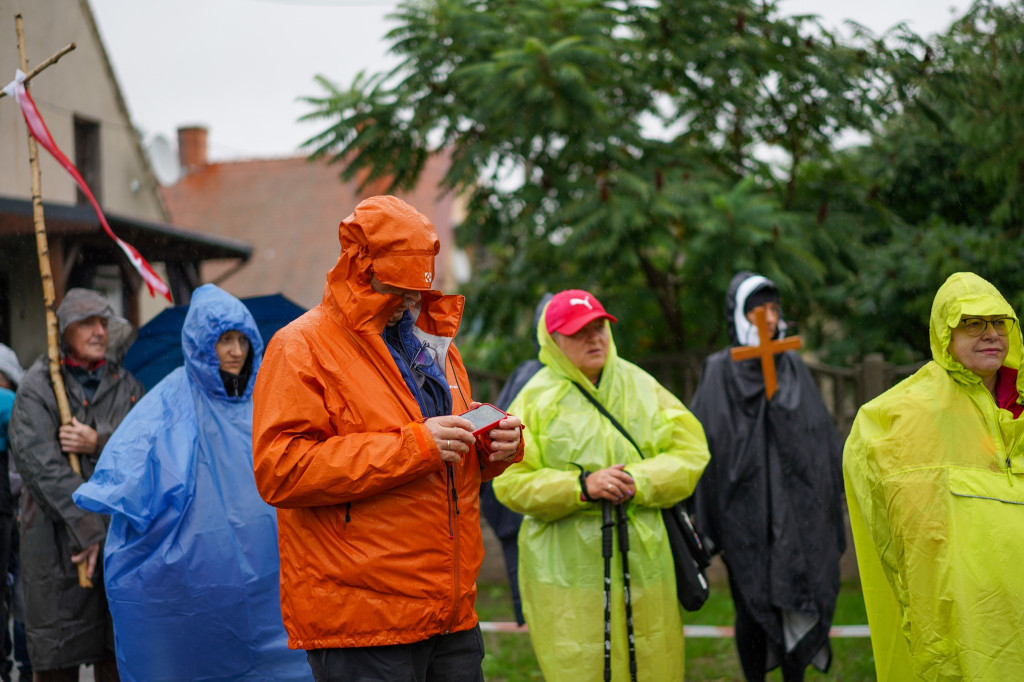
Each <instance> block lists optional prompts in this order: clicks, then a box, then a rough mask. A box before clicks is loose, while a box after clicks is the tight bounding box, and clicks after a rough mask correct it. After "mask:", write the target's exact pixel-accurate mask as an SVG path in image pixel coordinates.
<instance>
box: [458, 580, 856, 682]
mask: <svg viewBox="0 0 1024 682" xmlns="http://www.w3.org/2000/svg"><path fill="white" fill-rule="evenodd" d="M476 607H477V613H479V615H480V620H482V621H512V620H514V619H515V618H514V616H513V613H512V601H511V599H510V598H509V591H508V585H506V584H504V583H500V584H499V583H482V584H480V585H479V592H478V596H477V602H476ZM685 621H686V624H687V625H732V623H733V608H732V600H731V599H730V598H729V588H728V586H727V585H725V584H722V585H712V589H711V596H710V597H709V598H708V601H707V603H706V604H705V605H704V608H702V609H701V610H700V611H698V612H697V613H690V614H686V618H685ZM833 622H834V623H835V624H837V625H863V624H865V623H867V622H868V621H867V615H866V614H865V612H864V600H863V598H862V597H861V594H860V586H859V585H857V584H856V583H852V584H844V585H843V588H842V590H841V591H840V592H839V601H838V603H837V605H836V616H835V619H834V621H833ZM484 644H485V646H486V648H487V655H486V657H485V658H484V676H485V677H486V678H487V680H488V681H489V682H527V681H532V680H542V679H543V677H542V676H541V673H540V666H539V665H538V664H537V657H536V656H534V654H533V648H532V647H531V646H530V637H529V635H526V634H522V633H508V634H504V633H502V634H499V633H489V632H485V633H484ZM686 679H687V680H702V681H708V682H711V681H713V682H733V681H735V682H743V674H742V673H741V671H740V664H739V659H738V658H737V656H736V648H735V646H734V645H733V641H732V640H731V639H710V638H697V637H690V638H688V639H687V640H686ZM805 679H806V680H807V682H815V680H826V679H828V680H834V681H835V682H862V681H867V680H874V679H875V664H874V659H873V658H872V656H871V642H870V640H869V639H867V638H866V637H864V638H837V639H833V640H832V667H831V668H830V669H829V672H828V673H827V674H822V673H819V672H818V671H817V670H815V669H814V668H810V669H808V672H807V677H806V678H805ZM767 680H769V681H770V682H779V681H781V680H782V673H781V672H780V671H779V670H778V669H776V670H775V671H773V672H771V673H769V675H768V677H767ZM581 682H582V681H581Z"/></svg>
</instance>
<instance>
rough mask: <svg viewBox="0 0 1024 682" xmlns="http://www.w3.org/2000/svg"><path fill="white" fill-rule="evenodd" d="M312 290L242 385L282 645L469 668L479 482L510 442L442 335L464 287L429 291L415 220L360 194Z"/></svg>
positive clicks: (372, 663) (467, 672)
mask: <svg viewBox="0 0 1024 682" xmlns="http://www.w3.org/2000/svg"><path fill="white" fill-rule="evenodd" d="M339 238H340V241H341V256H340V257H339V258H338V263H337V264H336V265H335V266H334V268H333V269H332V270H331V271H330V272H329V273H327V286H326V287H325V289H324V296H323V300H322V301H321V303H320V305H318V306H317V307H315V308H313V309H312V310H310V311H309V312H308V313H306V314H305V315H303V316H302V317H300V318H299V319H297V320H295V321H294V322H292V323H291V324H290V325H288V326H287V327H285V328H284V329H282V330H281V331H279V332H278V333H277V334H275V335H274V337H273V339H271V341H270V344H269V346H268V347H267V350H266V353H265V355H264V358H263V365H262V366H261V367H260V370H259V374H258V376H257V379H256V387H255V392H254V395H253V400H254V407H253V410H254V412H253V459H254V466H255V474H256V485H257V487H258V488H259V491H260V494H261V495H262V496H263V498H264V499H265V500H266V501H267V502H269V503H270V504H272V505H274V506H275V507H277V508H278V524H279V531H278V533H279V534H278V538H279V545H280V553H281V610H282V614H283V616H284V624H285V628H286V629H287V631H288V638H289V646H291V647H292V648H296V649H306V650H307V657H308V659H309V663H310V666H311V668H312V669H313V676H314V678H315V679H316V680H317V681H318V682H322V681H334V680H341V679H345V680H360V679H387V680H392V679H394V680H397V679H417V680H446V681H453V682H461V681H466V682H469V681H476V680H482V679H483V673H482V670H481V667H480V663H481V661H482V660H483V654H484V652H483V639H482V637H481V635H480V629H479V625H478V623H477V616H476V611H475V610H474V602H475V599H476V577H477V573H478V572H479V570H480V562H481V560H482V558H483V543H482V540H481V537H480V510H479V490H480V483H481V481H483V480H487V479H490V478H492V477H494V476H496V475H497V474H499V473H501V472H502V471H504V470H505V469H506V468H507V467H508V466H509V465H510V464H511V463H512V462H515V461H519V460H520V459H521V458H522V454H523V444H522V438H521V431H522V424H521V422H520V420H519V419H518V418H516V417H506V418H505V419H502V420H501V421H500V422H499V423H498V424H497V426H496V427H494V428H493V429H491V430H490V431H489V432H488V433H487V435H488V436H489V438H480V437H475V436H474V435H473V428H474V427H473V425H472V423H471V422H470V421H468V420H467V419H464V418H462V417H459V416H456V415H459V414H461V413H463V412H465V411H467V410H469V409H471V408H472V407H474V406H476V403H473V402H472V401H471V398H470V387H469V379H468V377H467V375H466V369H465V367H464V366H463V364H462V358H461V356H460V355H459V352H458V350H457V349H456V348H455V345H454V344H453V343H452V339H453V338H454V336H455V333H456V331H457V330H458V327H459V321H460V319H461V317H462V309H463V306H464V299H463V298H462V297H461V296H445V295H443V294H441V293H440V292H438V291H433V290H431V283H432V282H433V280H434V256H435V255H436V254H437V252H438V250H439V242H438V238H437V233H436V232H435V231H434V227H433V225H431V223H430V221H429V220H428V219H427V218H426V217H425V216H423V215H422V214H421V213H419V212H418V211H417V210H416V209H414V208H413V207H412V206H409V205H408V204H406V203H405V202H403V201H401V200H400V199H396V198H394V197H372V198H370V199H367V200H365V201H363V202H361V203H360V204H359V205H358V206H357V207H356V209H355V211H354V212H353V213H352V215H350V216H349V217H347V218H346V219H345V220H343V221H342V223H341V226H340V229H339Z"/></svg>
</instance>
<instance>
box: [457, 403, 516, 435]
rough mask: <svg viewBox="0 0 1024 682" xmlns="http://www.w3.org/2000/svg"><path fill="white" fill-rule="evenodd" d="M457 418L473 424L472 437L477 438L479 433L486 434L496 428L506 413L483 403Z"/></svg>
mask: <svg viewBox="0 0 1024 682" xmlns="http://www.w3.org/2000/svg"><path fill="white" fill-rule="evenodd" d="M459 416H460V417H462V418H463V419H468V420H469V421H471V422H472V423H473V435H474V436H479V435H480V434H481V433H484V434H486V432H487V431H490V430H491V429H493V428H494V427H495V426H497V425H498V422H500V421H501V420H502V419H504V418H505V417H507V416H508V413H507V412H503V411H502V410H499V409H498V408H497V407H495V406H494V405H491V404H490V403H483V404H482V405H480V406H478V407H474V408H473V409H472V410H470V411H469V412H463V413H462V414H460V415H459ZM488 440H489V439H488Z"/></svg>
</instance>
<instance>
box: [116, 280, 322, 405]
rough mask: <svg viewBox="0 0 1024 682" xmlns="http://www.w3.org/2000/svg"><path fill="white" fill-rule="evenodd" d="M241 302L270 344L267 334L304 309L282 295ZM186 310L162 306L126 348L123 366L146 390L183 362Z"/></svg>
mask: <svg viewBox="0 0 1024 682" xmlns="http://www.w3.org/2000/svg"><path fill="white" fill-rule="evenodd" d="M241 301H242V303H244V304H245V307H247V308H248V309H249V312H251V313H252V316H253V317H254V318H256V326H257V327H258V328H259V330H260V335H261V336H262V337H263V341H264V343H269V342H270V337H271V336H273V335H274V333H275V332H276V331H277V330H278V329H280V328H281V327H283V326H285V325H286V324H288V323H289V322H291V321H292V320H294V319H295V318H297V317H298V316H299V315H301V314H302V313H304V312H306V310H305V308H303V307H302V306H300V305H298V304H297V303H293V302H292V301H290V300H288V299H287V298H285V297H284V296H282V295H281V294H272V295H270V296H254V297H252V298H243V299H241ZM187 312H188V306H187V305H179V306H174V307H173V308H166V309H164V310H163V311H161V312H160V314H159V315H157V316H156V317H154V318H153V319H152V320H150V321H149V322H147V323H146V324H144V325H142V328H141V329H139V335H138V338H136V339H135V343H133V344H132V346H131V348H129V349H128V354H127V355H126V356H125V359H124V366H125V368H126V369H127V370H128V371H129V372H131V373H132V374H134V375H135V376H136V377H137V378H138V380H139V381H141V382H142V384H143V385H144V386H145V387H146V390H147V391H148V390H149V389H151V388H153V387H154V386H156V384H157V383H158V382H159V381H160V380H161V379H163V378H164V377H165V376H167V375H168V374H170V373H171V370H173V369H175V368H177V367H181V366H182V365H183V364H185V357H184V355H182V352H181V328H182V326H184V324H185V313H187Z"/></svg>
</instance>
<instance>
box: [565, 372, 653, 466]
mask: <svg viewBox="0 0 1024 682" xmlns="http://www.w3.org/2000/svg"><path fill="white" fill-rule="evenodd" d="M572 385H573V386H575V387H576V388H578V389H579V390H580V393H582V394H583V397H584V398H586V399H587V400H589V401H590V402H591V403H592V404H593V405H594V407H596V408H597V411H598V412H600V413H601V414H603V415H604V417H605V419H607V420H608V421H610V422H611V423H612V426H614V427H615V428H617V429H618V430H619V433H621V434H622V435H623V436H625V437H626V440H628V441H629V443H630V445H632V446H633V447H634V448H636V452H637V454H638V455H640V459H646V457H644V453H643V452H642V451H641V450H640V446H639V445H637V444H636V441H635V440H633V437H632V436H630V435H629V432H628V431H626V429H624V428H622V424H620V423H619V422H618V421H616V419H615V417H613V416H612V415H611V413H609V412H608V410H606V409H604V405H602V404H601V403H600V402H598V400H597V398H595V397H594V396H592V395H590V393H589V392H588V391H587V389H585V388H583V387H582V386H580V385H579V384H577V383H576V382H575V381H574V382H572Z"/></svg>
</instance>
